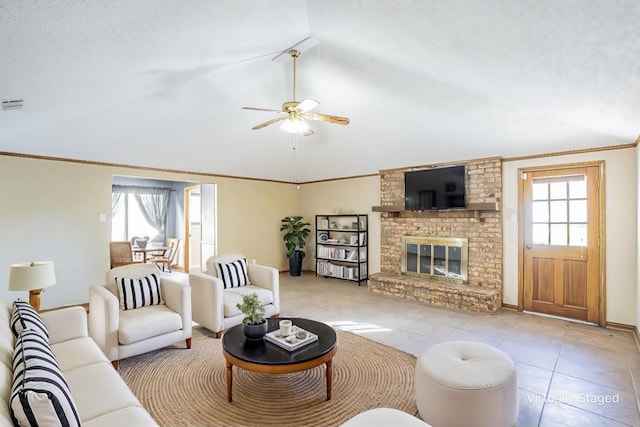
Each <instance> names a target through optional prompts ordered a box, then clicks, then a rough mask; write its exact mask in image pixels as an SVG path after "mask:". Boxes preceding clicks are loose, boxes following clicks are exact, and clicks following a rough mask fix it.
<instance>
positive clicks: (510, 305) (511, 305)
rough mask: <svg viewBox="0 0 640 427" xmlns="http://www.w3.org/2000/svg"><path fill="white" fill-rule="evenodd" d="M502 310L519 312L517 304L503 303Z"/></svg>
mask: <svg viewBox="0 0 640 427" xmlns="http://www.w3.org/2000/svg"><path fill="white" fill-rule="evenodd" d="M502 308H506V309H507V310H514V311H518V306H517V305H515V304H505V303H502Z"/></svg>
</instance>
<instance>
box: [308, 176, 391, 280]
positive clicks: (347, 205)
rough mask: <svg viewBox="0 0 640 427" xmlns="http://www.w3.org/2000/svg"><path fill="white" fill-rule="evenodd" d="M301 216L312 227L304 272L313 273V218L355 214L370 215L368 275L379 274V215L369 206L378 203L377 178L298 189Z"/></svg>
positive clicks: (334, 182)
mask: <svg viewBox="0 0 640 427" xmlns="http://www.w3.org/2000/svg"><path fill="white" fill-rule="evenodd" d="M299 191H300V201H299V203H300V209H299V212H300V215H302V216H304V217H305V219H306V220H307V221H308V222H310V223H311V225H312V227H311V228H312V233H311V235H310V236H309V239H307V250H306V253H307V256H306V258H305V260H304V264H303V268H304V269H305V270H312V271H315V264H314V256H315V224H314V222H315V216H316V215H322V214H340V213H358V214H368V215H369V274H372V273H377V272H379V271H380V214H379V213H377V212H372V211H371V207H372V206H377V205H379V204H380V177H379V176H378V175H375V176H369V177H362V178H353V179H341V180H337V181H329V182H319V183H314V184H305V185H301V186H300V190H299Z"/></svg>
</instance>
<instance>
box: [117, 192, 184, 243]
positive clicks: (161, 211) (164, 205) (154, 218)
mask: <svg viewBox="0 0 640 427" xmlns="http://www.w3.org/2000/svg"><path fill="white" fill-rule="evenodd" d="M172 191H173V189H171V188H159V187H140V186H135V185H116V184H113V185H112V186H111V194H112V209H113V203H114V202H113V199H114V197H115V196H114V195H116V194H117V195H118V197H120V195H122V194H133V195H134V197H135V199H136V201H137V202H138V206H139V207H140V211H141V212H142V215H143V216H144V218H145V220H146V221H147V222H148V223H149V225H151V226H152V227H153V228H155V229H156V230H157V231H158V235H159V236H161V237H162V241H163V242H164V241H165V240H166V226H165V225H166V222H167V211H168V210H169V197H171V192H172ZM154 240H155V239H154Z"/></svg>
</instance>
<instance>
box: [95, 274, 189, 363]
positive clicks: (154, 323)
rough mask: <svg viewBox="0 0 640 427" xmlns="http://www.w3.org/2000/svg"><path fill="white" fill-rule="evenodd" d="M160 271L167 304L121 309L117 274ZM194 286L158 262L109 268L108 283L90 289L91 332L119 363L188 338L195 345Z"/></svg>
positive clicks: (163, 294) (102, 347)
mask: <svg viewBox="0 0 640 427" xmlns="http://www.w3.org/2000/svg"><path fill="white" fill-rule="evenodd" d="M152 273H158V275H159V276H160V294H161V296H162V299H163V300H164V304H161V305H150V306H145V307H141V308H136V309H131V310H124V311H123V310H120V299H119V297H118V287H117V285H116V281H115V279H116V277H120V278H130V279H140V278H143V277H146V276H149V275H151V274H152ZM191 322H192V320H191V288H190V287H189V285H188V284H186V283H181V282H179V281H176V280H172V279H171V278H169V277H168V275H164V274H161V273H160V271H159V269H158V267H157V266H156V265H155V264H130V265H124V266H121V267H116V268H112V269H111V270H109V271H108V272H107V278H106V285H105V286H92V287H91V288H90V290H89V335H90V336H91V338H93V340H94V341H95V342H96V343H97V344H98V346H100V348H101V349H102V351H103V352H104V354H105V355H106V356H107V358H109V360H111V361H112V363H113V366H114V367H116V368H117V367H118V360H120V359H125V358H127V357H131V356H135V355H138V354H142V353H146V352H148V351H151V350H157V349H159V348H162V347H166V346H168V345H171V344H175V343H177V342H179V341H182V340H184V341H185V343H186V346H187V348H191V332H192V325H191Z"/></svg>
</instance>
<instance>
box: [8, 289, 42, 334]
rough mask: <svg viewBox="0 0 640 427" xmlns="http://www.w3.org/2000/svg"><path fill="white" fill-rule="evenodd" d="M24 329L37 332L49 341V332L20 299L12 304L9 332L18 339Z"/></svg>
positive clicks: (27, 304)
mask: <svg viewBox="0 0 640 427" xmlns="http://www.w3.org/2000/svg"><path fill="white" fill-rule="evenodd" d="M25 329H33V330H35V331H38V333H40V334H41V335H42V336H44V337H46V338H47V341H48V340H49V332H48V331H47V327H46V326H45V324H44V322H43V321H42V319H41V318H40V315H39V314H38V312H37V311H36V310H35V309H34V308H33V307H31V305H30V304H29V303H28V302H26V301H23V300H21V299H17V300H15V301H14V302H13V313H12V314H11V330H12V331H13V336H14V337H16V338H18V335H20V332H22V331H24V330H25Z"/></svg>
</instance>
